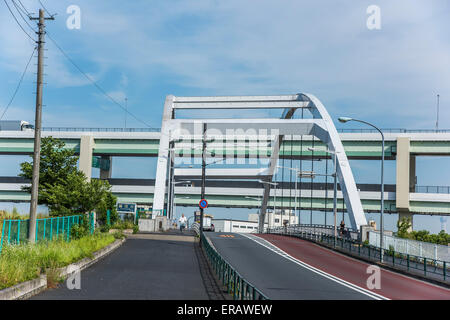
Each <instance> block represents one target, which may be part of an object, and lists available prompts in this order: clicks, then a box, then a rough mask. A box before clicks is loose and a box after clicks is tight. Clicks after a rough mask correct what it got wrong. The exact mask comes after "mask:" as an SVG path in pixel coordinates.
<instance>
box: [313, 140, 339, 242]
mask: <svg viewBox="0 0 450 320" xmlns="http://www.w3.org/2000/svg"><path fill="white" fill-rule="evenodd" d="M308 150H309V151H319V150H317V149H313V148H308ZM321 151H325V152H326V153H328V154H332V155H333V158H334V161H333V162H334V173H333V174H332V176H333V178H334V186H333V216H334V247H336V238H337V221H336V219H337V167H336V158H337V153H339V152H336V151H331V150H321ZM325 214H326V213H325Z"/></svg>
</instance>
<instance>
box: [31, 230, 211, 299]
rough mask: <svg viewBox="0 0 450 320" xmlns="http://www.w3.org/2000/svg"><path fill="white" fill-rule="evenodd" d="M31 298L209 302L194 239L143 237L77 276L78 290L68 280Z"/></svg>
mask: <svg viewBox="0 0 450 320" xmlns="http://www.w3.org/2000/svg"><path fill="white" fill-rule="evenodd" d="M32 299H34V300H41V299H44V300H53V299H58V300H66V299H70V300H81V299H83V300H84V299H89V300H97V299H106V300H112V299H124V300H128V299H132V300H141V299H152V300H154V299H161V300H185V299H208V295H207V292H206V289H205V286H204V284H203V281H202V277H201V275H200V269H199V263H198V259H197V255H196V253H195V249H194V243H193V241H192V237H187V236H176V235H175V236H168V237H167V236H166V237H161V236H157V235H142V236H138V237H137V238H132V239H130V238H129V239H128V240H127V241H126V242H125V243H124V244H123V245H122V246H121V247H120V248H118V249H117V250H115V251H114V252H112V253H111V254H109V255H108V256H107V257H105V258H103V259H102V260H101V261H99V262H97V263H95V264H94V265H92V266H91V267H89V268H87V269H85V270H83V271H82V272H81V289H79V290H77V289H73V290H69V289H68V288H67V286H66V282H64V283H62V284H61V285H60V286H59V288H57V289H47V290H46V291H44V292H42V293H41V294H39V295H36V296H34V297H33V298H32Z"/></svg>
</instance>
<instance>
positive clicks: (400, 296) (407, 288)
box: [257, 234, 450, 300]
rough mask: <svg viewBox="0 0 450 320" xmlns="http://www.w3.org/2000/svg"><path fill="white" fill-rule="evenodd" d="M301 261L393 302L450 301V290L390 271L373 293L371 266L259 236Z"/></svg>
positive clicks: (302, 244)
mask: <svg viewBox="0 0 450 320" xmlns="http://www.w3.org/2000/svg"><path fill="white" fill-rule="evenodd" d="M257 236H258V237H260V238H263V239H265V240H267V241H269V242H270V243H271V244H273V245H274V246H276V247H278V248H280V249H281V250H283V251H284V252H286V253H288V254H289V255H291V256H292V257H294V258H296V259H298V260H299V261H301V262H303V263H306V264H308V265H310V266H313V267H315V268H317V269H319V270H322V271H323V272H326V273H328V274H331V275H333V276H335V277H338V278H340V279H342V280H345V281H347V282H350V283H352V284H354V285H356V286H359V287H361V288H364V289H367V290H370V291H372V292H374V293H377V294H380V295H382V296H384V297H386V298H389V299H393V300H450V290H448V289H445V288H443V287H439V286H436V285H434V284H431V283H426V282H424V281H421V280H417V279H414V278H410V277H407V276H404V275H402V274H399V273H395V272H392V271H389V270H385V269H382V268H381V269H380V271H381V286H380V287H381V288H380V289H369V288H368V287H367V280H368V278H369V277H370V276H371V273H368V272H367V268H368V267H369V266H370V264H368V263H366V262H363V261H360V260H357V259H354V258H351V257H348V256H345V255H343V254H340V253H337V252H334V251H332V250H329V249H326V248H323V247H321V246H319V245H317V244H314V243H312V242H309V241H306V240H301V239H298V238H293V237H287V236H280V235H272V234H257Z"/></svg>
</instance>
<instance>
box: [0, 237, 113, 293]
mask: <svg viewBox="0 0 450 320" xmlns="http://www.w3.org/2000/svg"><path fill="white" fill-rule="evenodd" d="M115 239H116V238H115V237H114V236H113V235H110V234H99V233H96V234H94V235H89V236H85V237H82V238H79V239H76V240H72V241H70V242H66V241H64V240H55V241H44V242H40V243H37V244H30V243H28V244H22V245H6V246H3V249H2V254H1V255H0V290H1V289H4V288H8V287H11V286H13V285H15V284H17V283H20V282H24V281H28V280H32V279H35V278H37V277H39V275H40V274H41V273H42V272H45V271H46V270H47V269H50V270H53V271H55V269H56V268H61V267H64V266H66V265H69V264H71V263H74V262H76V261H79V260H81V259H83V258H86V257H91V256H92V254H93V253H94V252H95V251H97V250H99V249H101V248H103V247H105V246H107V245H109V244H110V243H112V242H114V240H115ZM50 275H54V272H51V271H50Z"/></svg>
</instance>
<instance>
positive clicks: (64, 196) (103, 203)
mask: <svg viewBox="0 0 450 320" xmlns="http://www.w3.org/2000/svg"><path fill="white" fill-rule="evenodd" d="M77 161H78V157H77V156H76V155H75V150H74V149H71V148H67V147H66V144H65V143H64V141H62V140H59V139H55V138H53V137H44V138H42V141H41V162H40V169H39V197H38V203H39V204H40V205H45V206H47V207H48V210H49V214H50V216H69V215H74V214H81V213H87V212H92V211H94V210H95V211H96V212H97V214H99V216H102V217H103V216H105V215H106V210H110V211H111V212H112V216H114V212H115V210H116V209H115V203H116V200H117V199H116V197H115V196H114V195H113V194H112V192H111V185H110V184H109V183H108V181H106V180H100V179H91V180H88V179H87V178H86V176H85V174H84V173H83V172H81V171H80V170H78V168H77ZM20 167H21V173H20V174H19V176H21V177H24V178H26V179H29V180H31V178H32V170H33V161H30V162H27V161H26V162H23V163H21V164H20ZM22 189H23V190H24V191H27V192H31V187H29V186H27V187H23V188H22Z"/></svg>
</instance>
